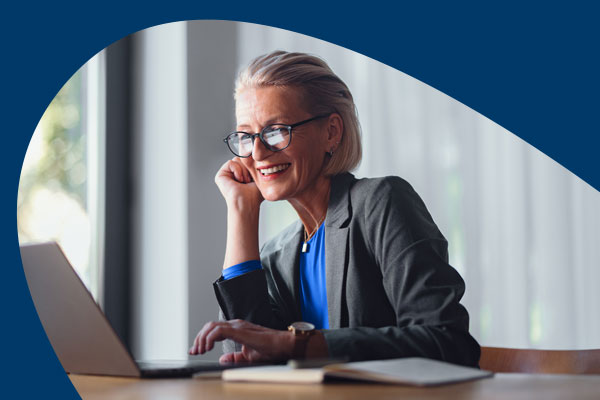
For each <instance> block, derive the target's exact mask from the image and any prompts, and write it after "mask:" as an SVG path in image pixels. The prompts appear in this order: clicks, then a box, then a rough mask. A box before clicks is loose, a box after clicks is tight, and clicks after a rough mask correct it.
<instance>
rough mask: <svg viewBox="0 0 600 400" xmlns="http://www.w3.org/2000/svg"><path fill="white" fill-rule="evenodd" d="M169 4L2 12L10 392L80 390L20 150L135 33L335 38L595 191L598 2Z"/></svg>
mask: <svg viewBox="0 0 600 400" xmlns="http://www.w3.org/2000/svg"><path fill="white" fill-rule="evenodd" d="M166 3H167V4H168V6H160V7H159V6H155V5H152V4H151V3H148V2H139V1H131V2H127V3H126V2H122V3H121V2H119V3H117V2H114V1H104V2H101V3H100V2H98V3H94V4H92V5H88V6H87V8H85V9H83V8H82V7H83V6H82V4H83V3H70V4H62V5H57V4H45V5H35V6H34V5H33V4H25V5H23V6H17V5H10V6H6V5H5V6H3V8H4V10H3V12H2V16H3V18H2V19H3V21H2V24H0V32H1V34H2V35H1V37H2V61H1V62H0V65H1V67H0V68H1V75H0V77H1V82H2V86H1V88H2V94H3V96H2V108H1V110H2V121H1V122H0V126H1V127H2V140H3V142H4V146H3V148H4V150H3V156H2V157H1V158H0V163H1V164H0V171H1V173H2V182H4V184H5V185H6V187H5V189H4V190H3V196H2V197H1V201H2V206H1V209H2V210H4V211H3V214H2V221H3V223H2V224H1V231H0V234H1V239H2V241H1V243H2V247H3V252H2V254H3V262H2V264H3V265H4V266H3V268H2V276H1V278H2V279H1V282H2V289H1V290H0V295H1V296H2V297H1V298H0V304H2V329H1V336H0V337H1V339H2V340H1V342H0V343H2V345H3V357H2V359H3V361H4V362H3V363H2V364H3V367H2V369H3V370H2V372H1V373H0V379H1V380H2V383H3V389H5V390H6V391H7V392H8V391H14V393H15V395H18V396H19V397H20V398H29V397H34V396H35V397H41V396H48V395H50V394H52V396H51V397H60V398H77V394H76V392H75V391H74V389H73V388H72V386H71V385H70V382H69V380H68V378H67V376H66V375H65V374H64V372H63V370H62V368H61V366H60V364H59V363H58V361H57V359H56V356H55V355H54V353H53V351H52V349H51V347H50V346H49V343H48V341H47V339H46V337H45V335H44V332H43V329H42V327H41V325H40V323H39V320H38V319H37V315H36V313H35V310H34V308H33V304H32V301H31V298H30V296H29V292H28V290H27V285H26V282H25V278H24V274H23V270H22V266H21V264H20V257H19V252H18V241H17V235H16V212H15V211H16V201H17V188H18V182H19V173H20V169H21V164H22V161H23V157H24V155H25V151H26V148H27V145H28V142H29V140H30V138H31V134H32V133H33V131H34V129H35V126H36V124H37V122H38V121H39V119H40V117H41V116H42V114H43V112H44V110H45V109H46V107H47V106H48V104H49V103H50V101H51V100H52V98H53V97H54V96H55V94H56V93H57V92H58V90H59V89H60V87H61V86H62V85H63V84H64V83H65V82H66V81H67V79H68V78H69V77H70V76H71V75H72V74H73V73H74V72H75V71H76V70H77V69H78V68H79V67H80V66H81V65H82V64H84V63H85V62H86V61H87V60H88V59H89V58H90V57H91V56H93V55H94V54H95V53H97V52H98V51H100V50H101V49H103V48H104V47H106V46H108V45H109V44H111V43H112V42H114V41H116V40H118V39H120V38H121V37H123V36H126V35H128V34H130V33H133V32H136V31H138V30H140V29H144V28H147V27H150V26H154V25H157V24H161V23H166V22H172V21H177V20H190V19H228V20H238V21H246V22H255V23H261V24H265V25H271V26H277V27H281V28H285V29H289V30H293V31H296V32H301V33H304V34H308V35H311V36H315V37H318V38H321V39H325V40H328V41H330V42H333V43H336V44H339V45H342V46H344V47H347V48H350V49H352V50H355V51H358V52H360V53H362V54H365V55H367V56H369V57H372V58H375V59H377V60H379V61H382V62H384V63H386V64H388V65H391V66H393V67H395V68H397V69H399V70H401V71H403V72H405V73H407V74H409V75H411V76H413V77H415V78H417V79H419V80H422V81H423V82H425V83H427V84H429V85H431V86H433V87H435V88H437V89H439V90H440V91H442V92H444V93H446V94H448V95H450V96H452V97H454V98H455V99H457V100H459V101H461V102H462V103H464V104H466V105H467V106H469V107H471V108H473V109H474V110H476V111H478V112H480V113H481V114H483V115H485V116H487V117H488V118H490V119H491V120H493V121H495V122H496V123H498V124H499V125H501V126H503V127H505V128H506V129H508V130H509V131H511V132H513V133H515V134H516V135H518V136H520V137H521V138H523V139H524V140H526V141H527V142H529V143H531V144H532V145H534V146H535V147H537V148H539V149H540V150H542V151H543V152H544V153H546V154H547V155H549V156H550V157H552V158H554V159H555V160H556V161H558V162H559V163H561V164H562V165H564V166H565V167H567V168H568V169H570V170H571V171H572V172H574V173H575V174H576V175H578V176H580V177H581V178H583V179H584V180H586V181H587V182H588V183H589V184H591V185H592V186H594V187H595V188H596V189H598V188H600V168H598V162H597V157H596V154H597V152H598V149H599V145H598V143H599V142H600V140H599V139H598V136H599V135H600V129H599V121H598V117H599V114H600V77H599V75H598V74H599V71H600V62H599V59H598V53H599V51H598V48H599V45H598V42H599V39H600V28H599V24H598V23H597V21H598V15H599V14H598V10H597V9H591V8H590V7H589V6H582V5H577V4H575V5H574V4H573V3H572V2H571V3H569V6H568V8H562V7H560V6H554V5H547V4H540V5H538V6H532V5H530V6H523V5H515V6H512V5H509V4H508V3H507V2H503V3H502V5H498V6H481V5H477V4H471V5H463V6H461V7H457V6H455V5H447V4H446V5H444V4H441V3H439V4H438V3H435V2H433V3H431V2H430V3H427V4H425V5H423V6H419V7H415V6H410V7H409V6H403V7H400V8H393V9H390V8H388V6H376V5H374V3H373V2H370V3H369V6H368V7H369V8H368V9H367V8H366V7H363V8H360V7H356V8H352V9H349V8H348V4H349V3H347V2H346V3H345V5H343V6H340V7H337V6H327V5H324V3H323V2H320V3H317V4H313V5H311V4H309V3H307V2H298V3H297V4H296V5H295V7H290V3H281V2H279V3H276V4H277V6H273V7H265V6H263V7H262V8H257V6H252V5H249V4H248V3H246V5H245V6H238V7H234V6H232V5H229V4H224V5H223V6H215V5H210V6H207V5H206V3H204V2H202V3H201V2H197V3H198V4H196V5H193V6H182V7H178V2H177V1H171V2H166ZM257 4H258V3H257ZM282 4H287V6H286V7H284V8H282V7H281V5H282ZM292 6H294V4H292ZM32 366H35V368H34V369H33V370H32ZM25 371H31V372H30V373H28V372H25ZM7 392H5V393H7Z"/></svg>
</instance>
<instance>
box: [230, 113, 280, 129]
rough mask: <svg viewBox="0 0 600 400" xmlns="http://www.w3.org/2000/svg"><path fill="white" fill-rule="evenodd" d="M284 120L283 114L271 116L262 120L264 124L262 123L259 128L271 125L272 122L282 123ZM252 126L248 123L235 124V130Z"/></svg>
mask: <svg viewBox="0 0 600 400" xmlns="http://www.w3.org/2000/svg"><path fill="white" fill-rule="evenodd" d="M284 120H285V117H284V116H281V115H278V116H275V117H272V118H269V119H268V120H266V121H265V122H264V124H263V125H262V127H261V129H262V128H264V127H265V126H269V125H273V124H282V123H283V122H282V121H284ZM251 128H252V127H251V126H250V125H248V124H241V125H238V126H237V130H246V129H251Z"/></svg>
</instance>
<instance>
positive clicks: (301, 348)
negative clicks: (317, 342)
mask: <svg viewBox="0 0 600 400" xmlns="http://www.w3.org/2000/svg"><path fill="white" fill-rule="evenodd" d="M288 331H290V332H292V334H293V335H294V339H295V340H294V350H293V352H292V358H293V359H295V360H302V359H304V358H306V346H307V345H308V339H309V338H310V337H311V336H312V335H314V334H315V332H316V331H315V326H314V325H313V324H311V323H310V322H304V321H298V322H294V323H293V324H291V325H290V326H288Z"/></svg>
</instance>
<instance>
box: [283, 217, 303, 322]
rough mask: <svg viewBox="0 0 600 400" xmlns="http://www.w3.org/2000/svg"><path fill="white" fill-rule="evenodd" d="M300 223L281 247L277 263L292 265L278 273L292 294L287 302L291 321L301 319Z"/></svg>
mask: <svg viewBox="0 0 600 400" xmlns="http://www.w3.org/2000/svg"><path fill="white" fill-rule="evenodd" d="M302 229H303V228H302V224H301V223H298V231H297V232H296V233H294V235H293V236H292V238H291V240H289V241H288V242H287V243H286V244H285V245H284V246H283V248H282V249H281V254H280V257H281V262H280V264H279V265H292V268H291V269H290V268H281V269H280V273H281V275H282V277H283V282H285V284H286V285H287V288H288V290H289V293H291V295H292V299H291V304H288V307H289V308H290V310H289V311H290V312H291V314H292V315H291V316H290V317H291V319H292V320H293V321H300V320H301V319H302V312H301V309H300V247H301V245H302V232H303V231H302Z"/></svg>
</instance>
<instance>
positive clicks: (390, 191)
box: [349, 176, 443, 240]
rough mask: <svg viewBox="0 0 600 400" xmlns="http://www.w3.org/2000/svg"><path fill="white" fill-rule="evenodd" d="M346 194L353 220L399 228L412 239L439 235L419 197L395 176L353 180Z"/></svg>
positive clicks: (360, 222) (407, 184) (409, 185)
mask: <svg viewBox="0 0 600 400" xmlns="http://www.w3.org/2000/svg"><path fill="white" fill-rule="evenodd" d="M349 193H350V196H349V200H350V203H351V204H350V208H351V209H352V213H353V215H354V218H353V221H354V222H355V223H358V224H363V225H366V226H369V227H371V228H377V229H379V228H381V227H382V226H383V225H382V223H383V224H384V225H386V226H387V225H389V226H396V227H402V228H403V229H405V230H406V231H407V232H410V234H411V237H413V238H415V240H416V239H420V238H425V237H436V238H441V237H443V236H442V235H441V233H440V232H439V229H438V228H437V226H436V224H435V222H434V221H433V218H432V216H431V214H430V213H429V210H428V209H427V206H426V205H425V203H424V202H423V200H422V199H421V197H420V196H419V195H418V194H417V192H416V191H415V190H414V189H413V187H412V185H411V184H410V183H408V182H407V181H406V180H405V179H403V178H401V177H399V176H384V177H379V178H362V179H355V181H354V184H352V185H351V187H350V188H349Z"/></svg>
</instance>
